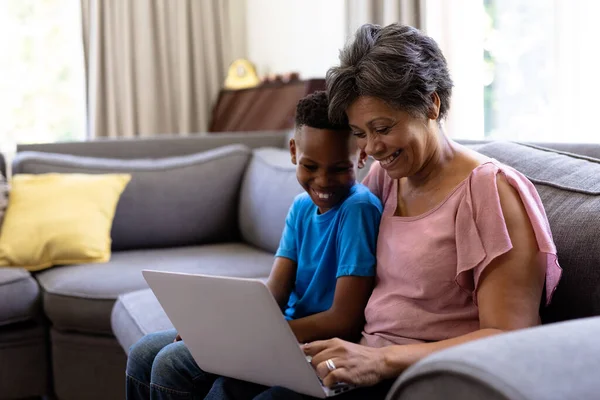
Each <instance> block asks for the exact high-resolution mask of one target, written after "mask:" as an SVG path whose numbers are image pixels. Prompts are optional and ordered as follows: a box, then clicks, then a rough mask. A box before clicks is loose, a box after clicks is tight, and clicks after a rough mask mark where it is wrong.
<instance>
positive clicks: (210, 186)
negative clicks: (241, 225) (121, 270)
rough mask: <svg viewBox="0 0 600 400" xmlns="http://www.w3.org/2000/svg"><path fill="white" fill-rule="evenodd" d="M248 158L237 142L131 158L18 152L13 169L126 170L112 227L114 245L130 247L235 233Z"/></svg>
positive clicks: (213, 239)
mask: <svg viewBox="0 0 600 400" xmlns="http://www.w3.org/2000/svg"><path fill="white" fill-rule="evenodd" d="M249 158H250V150H249V149H248V148H247V147H245V146H242V145H231V146H226V147H221V148H218V149H214V150H209V151H206V152H203V153H197V154H192V155H187V156H179V157H171V158H163V159H134V160H117V159H108V158H90V157H78V156H71V155H63V154H50V153H36V152H23V153H19V154H18V155H17V157H16V159H15V162H14V169H13V171H14V173H29V174H41V173H47V172H59V173H77V172H80V173H109V172H121V173H128V174H131V176H132V178H131V182H130V183H129V185H128V186H127V188H126V189H125V191H124V192H123V194H122V196H121V199H120V201H119V204H118V205H117V210H116V213H115V218H114V222H113V226H112V231H111V237H112V241H113V242H112V248H113V250H127V249H129V250H130V249H142V248H152V247H173V246H186V245H197V244H201V243H207V242H218V241H224V240H230V239H232V238H234V237H236V236H237V234H238V230H237V221H236V212H235V210H236V207H237V198H238V194H239V187H240V182H241V179H242V176H243V171H244V169H245V168H246V164H247V162H248V159H249ZM208 209H210V212H207V210H208Z"/></svg>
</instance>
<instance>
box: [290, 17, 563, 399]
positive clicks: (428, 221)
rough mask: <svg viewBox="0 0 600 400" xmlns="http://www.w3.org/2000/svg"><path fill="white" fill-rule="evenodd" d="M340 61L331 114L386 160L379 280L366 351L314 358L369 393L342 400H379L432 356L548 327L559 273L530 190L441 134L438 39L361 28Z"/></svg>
mask: <svg viewBox="0 0 600 400" xmlns="http://www.w3.org/2000/svg"><path fill="white" fill-rule="evenodd" d="M340 61H341V63H340V66H339V67H334V68H332V69H330V70H329V72H328V74H327V87H328V93H329V100H330V114H331V117H332V118H334V119H344V118H347V119H348V122H349V124H350V127H351V128H352V130H353V132H354V135H355V136H356V137H357V139H358V143H359V147H360V148H361V150H362V151H364V152H366V153H367V154H368V155H370V156H372V157H374V158H375V160H377V162H375V163H374V165H373V166H372V168H371V170H370V172H369V174H368V175H367V177H366V179H365V181H364V183H365V184H366V185H367V186H368V187H369V188H370V189H371V190H372V191H373V193H375V194H376V195H377V196H378V197H379V198H381V200H382V202H383V203H384V213H383V218H382V221H381V225H380V230H379V239H378V244H377V282H376V286H375V289H374V291H373V294H372V296H371V298H370V300H369V303H368V305H367V309H366V311H365V317H366V324H365V328H364V331H363V336H362V340H361V342H360V344H355V343H350V342H346V341H342V340H339V339H333V340H327V341H321V342H314V343H310V344H307V345H306V346H305V347H304V349H305V352H306V353H307V354H308V355H311V356H312V357H313V359H312V362H313V365H314V366H315V367H316V368H317V371H318V373H319V374H320V375H321V377H322V378H323V381H324V383H325V384H327V385H331V384H333V383H334V382H347V383H352V384H355V385H359V386H365V387H371V388H370V389H362V390H359V391H357V392H356V393H352V392H350V393H348V394H347V395H344V396H342V397H343V398H349V397H354V398H377V397H381V398H383V396H384V393H385V389H386V388H387V387H388V384H387V383H388V382H390V380H392V379H394V378H396V377H398V376H399V375H400V374H401V373H402V372H403V371H404V370H405V369H406V368H407V367H409V366H410V365H412V364H414V363H415V362H417V361H419V360H420V359H422V358H424V357H427V356H428V355H430V354H432V353H433V352H436V351H439V350H443V349H446V348H448V347H451V346H456V345H459V344H461V343H465V342H469V341H472V340H476V339H480V338H484V337H488V336H492V335H497V334H499V333H503V332H507V331H511V330H515V329H521V328H527V327H531V326H534V325H537V324H539V323H540V317H539V307H540V302H544V303H547V302H549V301H550V298H551V296H552V294H553V292H554V290H555V288H556V285H557V284H558V281H559V279H560V275H561V269H560V267H559V265H558V262H557V258H556V249H555V246H554V243H553V240H552V235H551V232H550V228H549V224H548V220H547V218H546V214H545V212H544V208H543V206H542V203H541V201H540V198H539V196H538V194H537V192H536V190H535V188H534V186H533V185H532V184H531V182H529V181H528V180H527V179H526V178H525V177H524V176H523V175H522V174H520V173H519V172H517V171H515V170H514V169H512V168H510V167H508V166H505V165H502V164H500V163H499V162H497V161H495V160H492V159H489V158H487V157H484V156H483V155H481V154H478V153H476V152H474V151H472V150H469V149H467V148H465V147H463V146H461V145H459V144H457V143H455V142H453V141H452V140H451V139H450V138H449V137H448V136H446V133H445V132H444V130H443V129H442V125H441V122H442V120H443V119H444V117H445V116H446V114H447V113H448V109H449V106H450V97H451V92H452V80H451V79H450V74H449V72H448V68H447V65H446V60H445V59H444V56H443V55H442V53H441V51H440V49H439V48H438V46H437V44H436V43H435V42H434V41H433V40H432V39H431V38H429V37H427V36H425V35H424V34H422V33H421V32H419V31H418V30H416V29H414V28H411V27H408V26H402V25H398V24H394V25H389V26H386V27H379V26H375V25H364V26H362V27H361V28H360V29H359V30H358V32H357V34H356V38H355V39H354V41H353V42H352V43H350V44H349V45H348V46H347V47H346V48H345V49H344V50H343V51H342V52H341V55H340ZM456 134H457V135H460V132H456ZM357 234H360V233H357ZM328 360H329V361H328ZM291 396H292V394H291V393H289V392H288V393H285V395H283V397H282V398H291Z"/></svg>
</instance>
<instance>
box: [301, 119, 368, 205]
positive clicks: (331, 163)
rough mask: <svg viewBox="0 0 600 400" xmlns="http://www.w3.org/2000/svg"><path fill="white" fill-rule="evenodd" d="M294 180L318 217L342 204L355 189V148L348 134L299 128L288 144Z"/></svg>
mask: <svg viewBox="0 0 600 400" xmlns="http://www.w3.org/2000/svg"><path fill="white" fill-rule="evenodd" d="M290 153H291V155H292V162H293V163H294V164H296V165H297V168H296V177H297V178H298V182H299V183H300V185H301V186H302V187H303V188H304V190H306V192H307V193H308V194H309V195H310V198H311V199H312V201H313V203H315V205H316V206H317V207H318V208H319V211H320V212H321V213H324V212H326V211H327V210H329V209H331V208H333V207H335V206H336V205H337V204H338V203H340V202H341V201H343V200H344V199H345V198H346V196H347V195H348V193H349V192H350V189H351V188H352V186H353V185H354V183H355V181H356V178H355V168H354V167H355V164H356V154H355V153H356V144H355V143H354V139H353V138H352V136H351V135H350V133H349V132H344V131H333V130H328V129H318V128H312V127H309V126H302V127H301V128H299V129H298V130H297V132H296V135H295V138H294V139H291V140H290Z"/></svg>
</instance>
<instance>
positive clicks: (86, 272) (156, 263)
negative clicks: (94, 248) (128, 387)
mask: <svg viewBox="0 0 600 400" xmlns="http://www.w3.org/2000/svg"><path fill="white" fill-rule="evenodd" d="M272 264H273V254H270V253H265V252H263V251H261V250H258V249H256V248H254V247H251V246H248V245H246V244H241V243H223V244H215V245H203V246H191V247H178V248H171V249H157V250H133V251H123V252H116V253H113V256H112V258H111V260H110V261H109V262H108V263H106V264H87V265H86V264H82V265H71V266H64V267H56V268H52V269H49V270H46V271H43V272H40V273H39V274H37V276H36V277H37V279H38V281H39V282H40V285H41V286H42V289H43V291H44V310H45V312H46V315H47V316H48V318H50V320H51V321H52V323H53V325H54V327H56V328H57V329H62V330H76V331H81V332H91V333H105V334H110V333H111V327H110V313H111V310H112V307H113V305H114V302H115V299H116V298H117V297H118V296H119V295H120V294H123V293H127V292H132V291H135V290H139V289H144V288H147V287H148V285H147V284H146V281H145V280H144V278H143V276H142V273H141V272H142V270H144V269H153V270H163V271H178V272H188V273H199V274H212V275H223V276H238V277H247V278H259V277H264V276H267V275H268V274H269V271H270V270H271V266H272Z"/></svg>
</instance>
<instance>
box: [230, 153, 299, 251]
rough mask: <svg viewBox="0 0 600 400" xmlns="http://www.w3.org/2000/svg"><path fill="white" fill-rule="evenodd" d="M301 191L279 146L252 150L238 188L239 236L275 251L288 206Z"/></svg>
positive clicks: (287, 159) (287, 156)
mask: <svg viewBox="0 0 600 400" xmlns="http://www.w3.org/2000/svg"><path fill="white" fill-rule="evenodd" d="M302 191H303V189H302V187H301V186H300V184H299V183H298V181H297V180H296V167H295V166H294V165H293V164H292V163H291V161H290V154H289V152H288V151H286V150H282V149H281V148H279V149H277V148H262V149H256V150H254V151H253V155H252V160H251V161H250V163H249V164H248V168H247V169H246V173H245V174H244V179H243V181H242V188H241V191H240V201H239V225H240V233H241V235H242V238H243V239H244V240H245V241H246V242H248V243H251V244H253V245H255V246H256V247H259V248H261V249H263V250H266V251H269V252H272V253H275V251H276V250H277V247H278V246H279V240H280V238H281V233H282V232H283V227H284V224H285V218H286V216H287V212H288V210H289V208H290V205H291V204H292V202H293V200H294V197H296V195H298V194H299V193H302Z"/></svg>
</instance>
